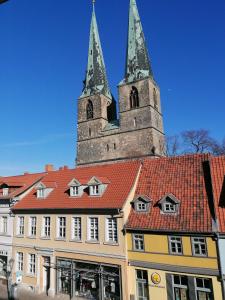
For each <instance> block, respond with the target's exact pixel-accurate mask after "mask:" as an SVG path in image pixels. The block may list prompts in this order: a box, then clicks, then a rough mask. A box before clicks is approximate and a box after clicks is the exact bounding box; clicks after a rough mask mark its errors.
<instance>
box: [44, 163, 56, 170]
mask: <svg viewBox="0 0 225 300" xmlns="http://www.w3.org/2000/svg"><path fill="white" fill-rule="evenodd" d="M52 171H54V166H53V165H51V164H47V165H45V172H52Z"/></svg>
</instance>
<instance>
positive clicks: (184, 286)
mask: <svg viewBox="0 0 225 300" xmlns="http://www.w3.org/2000/svg"><path fill="white" fill-rule="evenodd" d="M175 276H176V277H179V281H180V283H179V284H178V283H175V282H174V278H175ZM182 277H183V278H185V279H186V280H187V285H184V284H182ZM172 285H173V295H174V297H175V288H177V289H179V290H181V289H183V290H186V293H187V292H188V276H186V275H179V274H173V275H172Z"/></svg>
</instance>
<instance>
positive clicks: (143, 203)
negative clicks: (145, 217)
mask: <svg viewBox="0 0 225 300" xmlns="http://www.w3.org/2000/svg"><path fill="white" fill-rule="evenodd" d="M150 203H151V200H150V199H149V198H148V197H147V196H138V197H136V198H135V199H134V200H133V201H132V202H131V204H133V206H134V210H135V211H136V212H140V213H141V212H145V213H146V212H149V209H150Z"/></svg>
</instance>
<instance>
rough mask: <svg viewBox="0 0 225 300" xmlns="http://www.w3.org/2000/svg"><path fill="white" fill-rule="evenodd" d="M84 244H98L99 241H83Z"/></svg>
mask: <svg viewBox="0 0 225 300" xmlns="http://www.w3.org/2000/svg"><path fill="white" fill-rule="evenodd" d="M85 243H87V244H100V242H99V241H93V240H88V241H85Z"/></svg>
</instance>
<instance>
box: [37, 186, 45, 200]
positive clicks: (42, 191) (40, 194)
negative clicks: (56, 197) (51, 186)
mask: <svg viewBox="0 0 225 300" xmlns="http://www.w3.org/2000/svg"><path fill="white" fill-rule="evenodd" d="M44 197H45V189H44V188H39V189H38V190H37V198H44Z"/></svg>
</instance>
